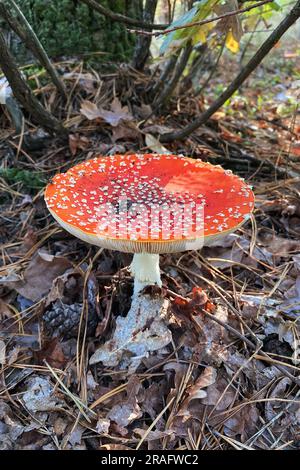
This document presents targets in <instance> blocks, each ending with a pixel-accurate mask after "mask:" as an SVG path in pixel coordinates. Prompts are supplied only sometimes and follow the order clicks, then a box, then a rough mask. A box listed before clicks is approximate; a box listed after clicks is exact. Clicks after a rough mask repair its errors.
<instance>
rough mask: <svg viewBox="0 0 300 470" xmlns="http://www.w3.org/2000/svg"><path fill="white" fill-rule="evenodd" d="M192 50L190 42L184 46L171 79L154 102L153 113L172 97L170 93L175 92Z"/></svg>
mask: <svg viewBox="0 0 300 470" xmlns="http://www.w3.org/2000/svg"><path fill="white" fill-rule="evenodd" d="M192 50H193V45H192V43H191V42H189V43H188V44H187V45H186V47H185V49H184V50H183V52H182V55H181V57H180V59H179V62H178V63H177V65H176V67H175V71H174V74H173V77H172V78H171V80H170V81H169V82H167V83H166V86H165V88H164V89H163V90H162V92H161V94H160V95H159V96H158V98H157V99H156V100H155V102H154V109H153V113H155V112H156V110H157V109H158V107H159V106H160V105H162V104H163V103H165V102H166V101H168V99H170V97H171V96H172V93H173V91H174V90H175V88H176V85H177V83H178V82H179V80H180V78H181V76H182V74H183V71H184V69H185V67H186V64H187V62H188V60H189V57H190V55H191V52H192Z"/></svg>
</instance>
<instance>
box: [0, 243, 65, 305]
mask: <svg viewBox="0 0 300 470" xmlns="http://www.w3.org/2000/svg"><path fill="white" fill-rule="evenodd" d="M71 267H72V263H71V262H70V261H69V260H68V259H67V258H65V257H63V256H54V255H50V254H49V253H47V252H45V251H38V252H37V253H36V254H35V255H34V256H33V258H32V260H31V261H30V263H29V265H28V267H27V269H26V270H25V272H24V275H23V279H22V280H20V278H18V277H16V276H15V277H14V278H8V279H7V278H2V279H1V280H0V283H2V284H3V285H5V286H7V287H10V288H11V289H15V290H16V291H17V292H18V293H19V294H21V295H22V296H23V297H25V298H26V299H29V300H32V301H33V302H37V301H39V300H41V299H42V298H43V297H44V296H45V295H46V294H47V292H49V290H50V289H51V287H52V283H53V281H54V279H56V278H57V277H58V276H60V275H62V274H63V273H64V272H65V271H66V270H67V269H69V268H71Z"/></svg>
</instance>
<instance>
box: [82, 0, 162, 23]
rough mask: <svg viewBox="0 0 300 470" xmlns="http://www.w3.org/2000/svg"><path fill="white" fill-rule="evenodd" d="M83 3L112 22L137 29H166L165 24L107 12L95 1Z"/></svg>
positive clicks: (90, 0)
mask: <svg viewBox="0 0 300 470" xmlns="http://www.w3.org/2000/svg"><path fill="white" fill-rule="evenodd" d="M81 1H82V2H83V3H85V4H86V5H88V6H89V7H91V8H93V9H94V10H96V11H98V13H101V15H104V16H106V17H107V18H110V19H111V20H113V21H117V22H118V23H125V24H128V25H130V26H137V27H138V28H144V29H149V30H152V29H166V28H167V27H168V25H167V24H152V23H144V22H143V21H139V20H135V19H134V18H129V17H128V16H125V15H120V14H119V13H115V12H114V11H111V10H109V9H108V8H105V7H103V6H102V5H100V4H99V3H98V2H96V1H95V0H81Z"/></svg>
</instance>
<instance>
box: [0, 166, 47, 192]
mask: <svg viewBox="0 0 300 470" xmlns="http://www.w3.org/2000/svg"><path fill="white" fill-rule="evenodd" d="M0 178H3V179H4V180H5V181H6V182H7V183H9V184H11V185H14V184H16V183H19V184H21V186H22V188H23V189H26V190H27V191H29V192H30V193H35V192H36V191H35V190H39V189H42V188H43V187H44V186H45V181H44V180H43V178H42V176H41V175H40V174H39V173H32V171H28V170H20V169H19V168H0Z"/></svg>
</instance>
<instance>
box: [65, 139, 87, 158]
mask: <svg viewBox="0 0 300 470" xmlns="http://www.w3.org/2000/svg"><path fill="white" fill-rule="evenodd" d="M89 143H90V142H89V139H88V138H87V137H84V136H82V135H79V134H69V147H70V150H71V154H72V156H73V157H74V156H75V155H76V153H77V150H78V149H79V150H85V149H86V148H87V147H88V145H89Z"/></svg>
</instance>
